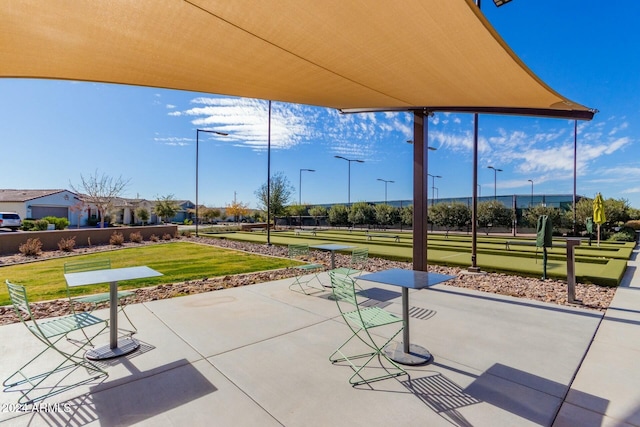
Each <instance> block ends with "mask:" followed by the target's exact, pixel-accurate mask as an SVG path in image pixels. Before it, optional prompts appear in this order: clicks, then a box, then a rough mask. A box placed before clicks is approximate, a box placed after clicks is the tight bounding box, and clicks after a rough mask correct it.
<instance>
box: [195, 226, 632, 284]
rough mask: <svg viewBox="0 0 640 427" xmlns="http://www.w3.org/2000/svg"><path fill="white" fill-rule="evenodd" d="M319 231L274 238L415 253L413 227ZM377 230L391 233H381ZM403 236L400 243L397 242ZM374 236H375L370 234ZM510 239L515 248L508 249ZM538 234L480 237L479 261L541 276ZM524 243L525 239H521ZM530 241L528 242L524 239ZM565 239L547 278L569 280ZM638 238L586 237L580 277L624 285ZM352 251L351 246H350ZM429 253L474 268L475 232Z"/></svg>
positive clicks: (253, 237) (487, 267)
mask: <svg viewBox="0 0 640 427" xmlns="http://www.w3.org/2000/svg"><path fill="white" fill-rule="evenodd" d="M371 234H373V236H368V232H367V231H359V230H358V231H347V230H341V229H338V230H333V229H332V230H316V235H315V236H314V235H312V234H310V233H304V234H300V235H296V234H295V231H293V230H292V231H274V232H271V235H270V241H271V243H273V244H277V245H288V244H291V243H301V242H304V243H308V244H309V245H314V244H321V243H343V244H350V245H354V246H359V247H367V248H368V249H369V253H370V254H371V255H372V256H378V257H382V258H387V259H394V260H401V261H411V259H412V257H413V247H412V243H413V241H412V239H413V236H412V234H411V233H409V232H398V231H378V230H376V231H371ZM207 235H208V236H210V237H217V238H227V239H234V240H241V241H249V242H255V243H266V241H267V235H266V233H265V232H234V233H220V234H215V233H211V234H207ZM377 235H386V236H389V237H387V238H385V237H378V236H377ZM395 236H399V242H396V241H395V238H394V237H395ZM369 237H371V238H370V239H369ZM507 242H509V249H507ZM532 242H535V239H532V238H523V237H511V236H480V235H479V236H478V239H477V255H478V256H477V263H478V266H479V267H480V268H481V269H482V270H484V271H491V272H505V273H515V274H519V275H525V276H532V277H541V276H542V270H543V264H542V249H541V248H536V247H535V245H531V243H532ZM519 243H520V244H519ZM522 243H524V244H522ZM564 244H565V239H554V245H556V246H555V247H552V248H548V249H547V253H548V261H547V277H549V278H557V279H564V280H566V274H567V263H566V248H564V247H562V246H561V245H564ZM634 247H635V243H632V242H601V244H600V247H598V246H597V245H596V244H595V242H592V244H591V246H589V244H588V241H587V240H584V241H582V242H581V245H580V246H577V247H576V248H575V261H576V264H575V266H576V280H577V281H578V282H581V283H595V284H599V285H604V286H618V285H619V284H620V281H621V280H622V277H623V275H624V272H625V269H626V265H627V262H626V261H627V260H628V259H629V258H630V256H631V254H632V251H633V248H634ZM346 252H348V251H346ZM427 258H428V261H429V263H431V264H439V265H450V266H457V267H468V266H470V265H471V236H470V235H460V234H450V235H448V236H447V235H445V234H440V233H431V234H429V235H428V250H427Z"/></svg>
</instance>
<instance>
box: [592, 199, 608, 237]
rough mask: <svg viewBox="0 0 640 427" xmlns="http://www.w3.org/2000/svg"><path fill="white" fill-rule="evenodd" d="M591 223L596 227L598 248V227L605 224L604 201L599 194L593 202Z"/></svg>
mask: <svg viewBox="0 0 640 427" xmlns="http://www.w3.org/2000/svg"><path fill="white" fill-rule="evenodd" d="M593 222H595V223H596V224H597V225H598V246H600V225H601V224H604V223H605V222H607V217H606V215H605V214H604V200H603V199H602V194H600V193H598V194H597V195H596V198H595V199H594V200H593Z"/></svg>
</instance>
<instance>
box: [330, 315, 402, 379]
mask: <svg viewBox="0 0 640 427" xmlns="http://www.w3.org/2000/svg"><path fill="white" fill-rule="evenodd" d="M349 328H350V329H351V330H352V331H353V335H351V337H349V339H347V341H345V342H344V343H343V344H342V345H341V346H340V347H338V349H337V350H336V351H334V352H333V353H332V354H331V356H329V360H330V361H331V363H338V362H347V363H349V365H350V366H351V368H352V369H353V371H354V374H353V375H352V376H351V377H350V378H349V383H350V384H351V385H353V386H356V385H362V384H366V383H369V382H374V381H380V380H383V379H387V378H393V377H397V376H401V375H408V374H407V372H406V371H405V370H404V369H402V368H401V367H400V366H399V365H398V364H397V363H396V362H394V361H393V360H391V359H390V358H389V357H387V355H386V354H384V351H383V349H384V348H385V347H386V346H387V345H388V344H389V343H390V342H391V341H393V339H394V338H395V337H396V336H397V335H398V334H399V333H400V332H401V331H402V329H403V328H400V329H399V330H398V331H397V332H396V333H394V334H393V335H392V336H391V337H390V338H389V339H388V340H387V341H386V342H385V343H384V344H383V345H381V346H378V345H377V344H376V342H375V340H374V339H373V337H372V336H371V334H370V333H369V331H368V330H366V329H364V328H360V329H358V330H357V331H356V330H355V329H354V328H353V327H352V326H351V325H349ZM362 332H364V333H365V334H366V337H367V339H364V338H363V337H362V336H361V335H360V334H361V333H362ZM356 337H357V338H358V339H359V340H360V341H361V342H362V343H363V344H365V345H366V346H367V347H369V348H371V349H372V350H373V351H372V352H370V353H360V354H355V355H347V354H345V353H344V352H343V351H342V349H343V348H344V347H345V346H346V345H347V344H348V343H349V342H350V341H351V340H352V339H353V338H356ZM336 354H339V355H340V356H341V357H334V356H335V355H336ZM376 356H378V359H380V358H382V359H384V360H386V361H387V362H389V363H390V364H391V365H392V366H393V368H391V369H393V371H391V372H390V371H389V370H388V369H387V368H385V367H384V366H383V367H382V368H383V369H385V371H386V372H387V373H386V374H383V375H379V376H375V377H369V378H365V377H364V376H363V375H362V374H361V372H362V370H363V369H364V368H366V367H367V365H368V364H369V363H370V362H371V361H372V360H373V359H374V358H375V357H376ZM363 358H367V360H366V361H365V362H364V363H362V364H356V363H354V362H353V361H354V360H356V359H363ZM381 365H382V360H381ZM357 378H359V380H358V379H357Z"/></svg>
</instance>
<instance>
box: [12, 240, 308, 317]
mask: <svg viewBox="0 0 640 427" xmlns="http://www.w3.org/2000/svg"><path fill="white" fill-rule="evenodd" d="M96 258H109V259H110V260H111V266H112V268H118V267H131V266H138V265H146V266H149V267H151V268H153V269H154V270H157V271H159V272H161V273H162V274H163V276H160V277H154V278H149V279H139V280H131V281H127V282H122V283H119V286H118V288H119V289H132V288H139V287H144V286H151V285H158V284H163V283H176V282H183V281H185V280H197V279H203V278H208V277H218V276H226V275H231V274H241V273H250V272H257V271H265V270H275V269H279V268H285V267H289V266H293V265H298V264H300V263H299V262H297V261H291V260H287V259H282V258H273V257H266V256H261V255H255V254H248V253H245V252H239V251H233V250H229V249H222V248H216V247H212V246H207V245H200V244H194V243H189V242H174V243H167V244H162V245H149V246H140V247H137V248H126V249H119V250H114V251H109V252H102V253H93V254H88V255H77V256H74V257H64V258H58V259H50V260H45V261H38V262H32V263H28V264H21V265H11V266H4V267H0V278H1V279H2V282H3V283H2V286H0V305H8V304H10V303H11V302H10V301H9V296H8V293H7V288H6V286H5V285H4V281H5V280H6V279H9V281H11V282H12V283H16V284H20V285H24V286H26V287H27V295H28V296H29V300H30V301H43V300H50V299H58V298H65V297H66V296H67V293H66V284H65V281H64V276H63V270H64V263H65V262H69V261H72V260H73V261H80V260H89V259H96ZM108 287H109V285H108V284H105V285H96V286H86V287H79V288H73V291H74V295H81V294H82V295H84V294H91V293H98V292H106V291H108Z"/></svg>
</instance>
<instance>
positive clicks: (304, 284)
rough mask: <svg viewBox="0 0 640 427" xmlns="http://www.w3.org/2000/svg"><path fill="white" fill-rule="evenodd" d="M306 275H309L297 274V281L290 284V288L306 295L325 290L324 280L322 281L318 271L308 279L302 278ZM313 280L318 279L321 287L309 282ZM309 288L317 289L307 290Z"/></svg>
mask: <svg viewBox="0 0 640 427" xmlns="http://www.w3.org/2000/svg"><path fill="white" fill-rule="evenodd" d="M306 276H307V275H300V276H296V278H295V281H294V282H293V283H292V284H291V285H289V290H292V291H294V292H299V293H303V294H305V295H313V294H316V293H319V292H324V287H323V285H322V282H321V281H320V278H319V277H318V273H313V276H312V277H310V278H309V279H308V280H302V279H303V278H305V277H306ZM313 280H316V281H317V282H318V284H319V285H320V288H316V287H315V286H311V285H310V284H309V283H310V282H312V281H313ZM298 288H299V290H298ZM308 289H315V291H316V292H307V290H308Z"/></svg>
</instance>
